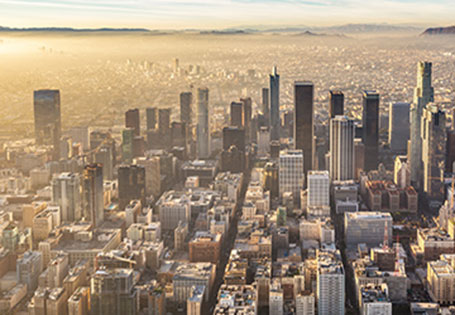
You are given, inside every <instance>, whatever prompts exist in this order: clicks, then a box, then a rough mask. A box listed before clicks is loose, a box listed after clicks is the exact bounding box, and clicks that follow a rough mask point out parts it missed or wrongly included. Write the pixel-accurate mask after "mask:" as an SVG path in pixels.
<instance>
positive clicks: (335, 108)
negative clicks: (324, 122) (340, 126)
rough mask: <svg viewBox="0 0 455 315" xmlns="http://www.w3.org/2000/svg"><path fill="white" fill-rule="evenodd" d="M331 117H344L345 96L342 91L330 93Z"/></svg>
mask: <svg viewBox="0 0 455 315" xmlns="http://www.w3.org/2000/svg"><path fill="white" fill-rule="evenodd" d="M329 93H330V94H329V117H330V118H335V116H338V115H344V94H343V92H341V91H330V92H329Z"/></svg>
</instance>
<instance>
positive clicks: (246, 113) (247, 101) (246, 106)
mask: <svg viewBox="0 0 455 315" xmlns="http://www.w3.org/2000/svg"><path fill="white" fill-rule="evenodd" d="M240 102H242V105H243V128H244V129H245V139H246V141H247V143H249V142H250V140H251V115H252V114H253V108H252V101H251V97H247V98H241V99H240Z"/></svg>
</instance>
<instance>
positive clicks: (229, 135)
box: [223, 127, 245, 151]
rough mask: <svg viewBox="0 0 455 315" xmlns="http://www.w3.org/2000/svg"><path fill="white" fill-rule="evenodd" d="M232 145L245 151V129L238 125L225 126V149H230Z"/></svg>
mask: <svg viewBox="0 0 455 315" xmlns="http://www.w3.org/2000/svg"><path fill="white" fill-rule="evenodd" d="M231 146H236V147H237V148H238V149H239V150H241V151H245V130H243V129H240V128H237V127H224V128H223V150H228V149H229V148H230V147H231Z"/></svg>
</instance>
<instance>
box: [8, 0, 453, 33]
mask: <svg viewBox="0 0 455 315" xmlns="http://www.w3.org/2000/svg"><path fill="white" fill-rule="evenodd" d="M0 7H1V8H2V12H3V13H4V16H3V20H2V24H3V25H4V26H9V27H52V26H54V27H76V28H78V27H79V28H81V27H82V28H87V27H88V28H92V27H93V28H97V27H134V28H136V27H140V28H149V29H188V28H203V29H207V28H214V29H217V28H236V27H238V28H241V27H258V26H259V27H262V26H274V27H277V26H280V27H281V26H291V25H305V26H332V25H338V24H349V23H355V24H357V23H359V24H363V23H367V24H370V23H372V24H382V23H388V24H406V25H419V26H422V27H423V26H447V25H449V24H450V23H452V16H453V15H454V13H455V7H454V6H453V5H451V2H450V0H437V1H429V0H389V1H368V2H363V1H359V0H286V1H278V0H221V1H211V0H190V1H188V0H174V1H165V0H154V1H151V2H148V1H144V0H135V1H119V0H102V1H96V3H93V2H91V1H87V0H64V1H56V0H38V1H36V0H19V1H16V0H0ZM283 21H285V23H283Z"/></svg>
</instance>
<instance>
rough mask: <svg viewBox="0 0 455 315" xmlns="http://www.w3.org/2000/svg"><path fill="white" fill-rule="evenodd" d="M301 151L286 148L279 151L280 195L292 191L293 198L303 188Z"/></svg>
mask: <svg viewBox="0 0 455 315" xmlns="http://www.w3.org/2000/svg"><path fill="white" fill-rule="evenodd" d="M303 159H304V157H303V153H302V150H287V151H281V152H280V159H279V176H278V180H279V188H280V196H282V195H283V193H285V192H292V194H293V196H294V199H298V198H299V196H300V190H302V189H303V181H304V177H305V176H304V173H303Z"/></svg>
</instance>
